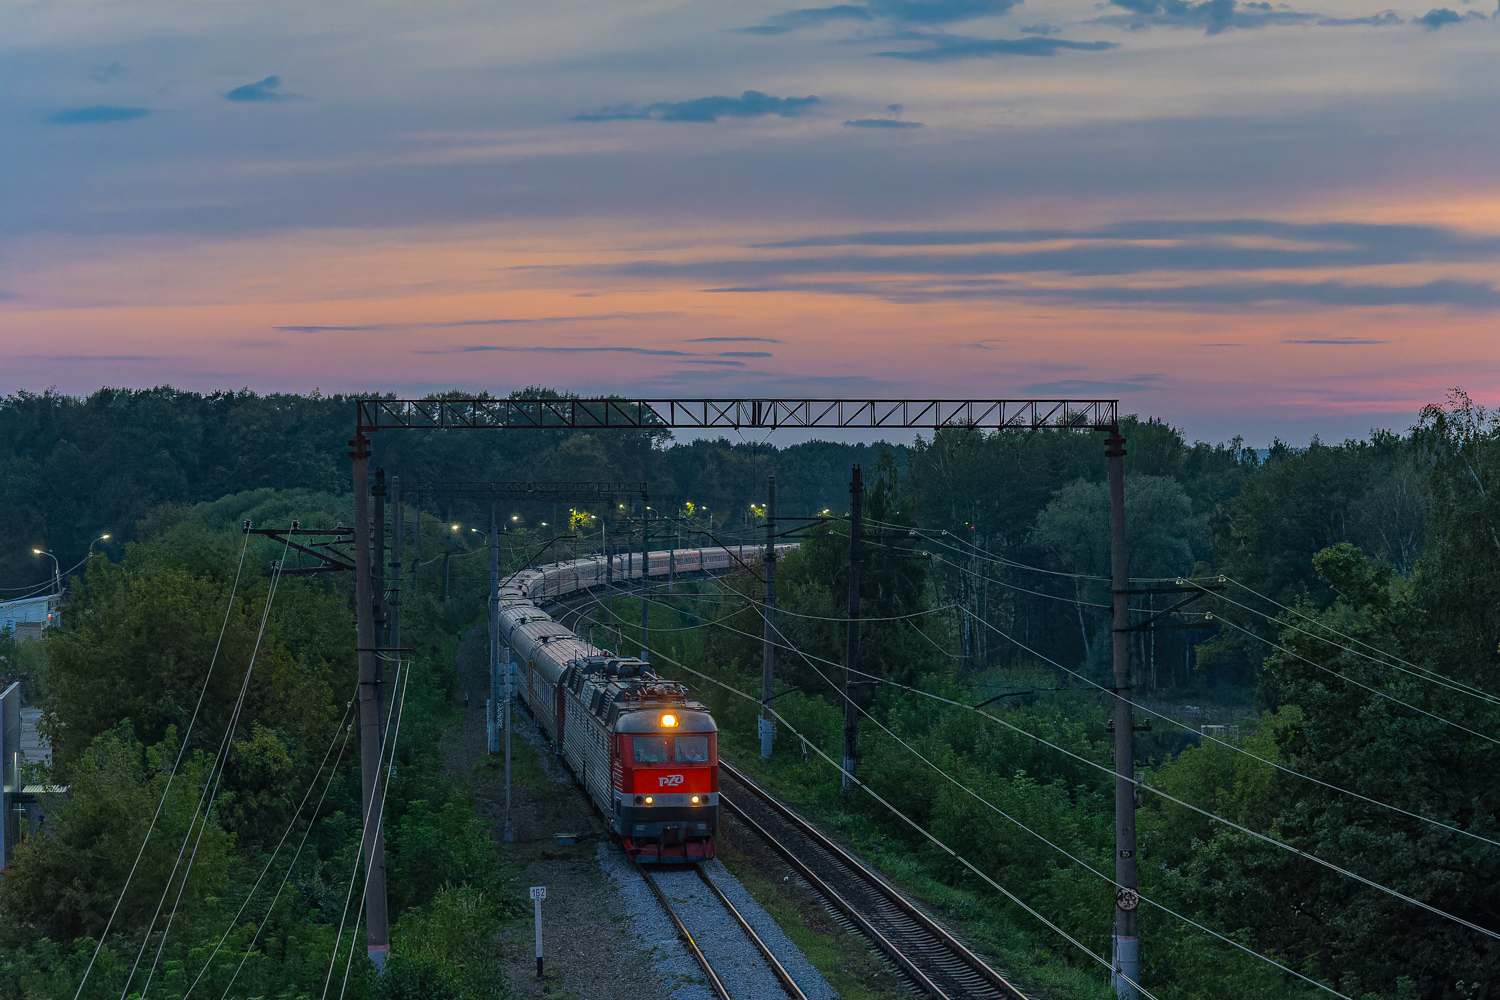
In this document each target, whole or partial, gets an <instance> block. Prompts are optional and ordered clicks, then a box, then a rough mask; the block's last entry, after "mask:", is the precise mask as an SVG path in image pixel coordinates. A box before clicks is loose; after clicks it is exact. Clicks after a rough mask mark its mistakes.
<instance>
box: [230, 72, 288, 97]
mask: <svg viewBox="0 0 1500 1000" xmlns="http://www.w3.org/2000/svg"><path fill="white" fill-rule="evenodd" d="M280 88H281V77H279V76H268V77H266V78H265V79H264V80H256V81H255V82H254V83H247V84H245V85H244V86H242V87H235V88H234V89H233V90H231V91H229V92H228V93H227V94H225V95H224V98H225V99H226V100H230V101H242V102H248V103H255V104H276V103H279V102H281V101H290V100H291V99H292V98H293V97H295V96H296V95H295V94H283V93H281V92H280Z"/></svg>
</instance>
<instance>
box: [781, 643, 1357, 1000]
mask: <svg viewBox="0 0 1500 1000" xmlns="http://www.w3.org/2000/svg"><path fill="white" fill-rule="evenodd" d="M771 627H772V629H774V630H776V632H777V634H778V635H781V638H782V639H783V640H786V636H785V635H784V634H782V633H781V631H780V630H779V629H776V626H775V625H772V626H771ZM787 641H788V643H789V646H788V648H790V649H791V650H792V651H793V652H795V653H796V654H797V655H798V656H801V657H802V659H803V660H805V661H806V662H807V665H808V666H809V667H811V668H812V670H813V672H814V673H816V674H817V675H818V676H819V677H821V678H823V680H824V681H826V682H827V683H828V684H830V685H832V684H833V681H832V679H830V678H829V677H828V675H827V674H825V673H823V671H821V670H819V669H818V668H817V666H816V665H815V664H814V663H813V662H812V659H811V658H810V657H809V656H808V655H807V654H806V653H804V652H802V650H800V649H798V648H797V647H796V646H792V645H790V640H787ZM854 707H855V708H856V709H857V710H858V711H859V713H860V714H861V715H863V716H864V717H865V718H867V719H869V720H870V721H871V722H873V723H875V725H876V726H878V727H879V728H880V729H881V731H882V732H884V733H885V734H886V735H887V736H889V737H890V738H891V739H893V740H895V741H896V742H897V743H899V744H901V746H902V747H904V748H905V749H906V750H907V751H909V752H910V753H911V754H912V755H913V756H914V757H916V758H917V759H918V760H920V761H921V762H922V763H924V764H926V765H927V766H928V767H930V768H932V769H933V770H934V771H936V772H937V773H938V774H940V775H942V776H943V777H944V778H946V779H947V780H948V781H949V782H951V783H952V784H953V785H955V786H956V787H958V788H959V789H961V790H963V791H964V792H965V793H967V794H968V795H970V796H972V797H973V798H974V799H976V800H978V801H979V802H981V803H983V804H984V805H985V806H987V807H989V808H990V809H991V810H993V811H994V812H996V813H998V814H999V815H1001V816H1003V817H1004V818H1006V819H1007V820H1010V822H1012V823H1014V824H1015V825H1016V826H1018V827H1020V828H1021V829H1022V830H1024V831H1026V832H1027V833H1029V834H1031V836H1033V837H1035V838H1036V839H1037V840H1040V841H1041V842H1042V843H1044V844H1046V845H1047V846H1048V847H1050V848H1052V849H1053V850H1055V851H1057V852H1058V853H1059V854H1061V855H1063V856H1064V857H1065V858H1068V859H1069V860H1070V861H1073V862H1074V863H1075V864H1077V865H1079V866H1080V867H1082V868H1084V869H1085V870H1087V871H1089V872H1091V873H1092V874H1094V875H1096V876H1098V877H1099V878H1101V879H1103V880H1104V881H1106V882H1108V883H1109V884H1110V885H1112V886H1114V887H1115V888H1116V889H1117V890H1118V889H1123V888H1124V886H1122V885H1120V883H1118V882H1116V881H1115V880H1114V879H1113V878H1111V877H1109V876H1108V875H1105V874H1104V873H1103V872H1101V871H1099V870H1098V869H1096V868H1095V867H1094V866H1092V865H1090V864H1089V863H1088V862H1086V861H1084V860H1083V859H1082V858H1079V857H1077V856H1076V855H1074V854H1072V853H1071V852H1069V851H1068V850H1066V849H1065V848H1063V847H1061V846H1059V845H1057V844H1055V843H1053V842H1052V841H1051V840H1048V839H1047V838H1046V837H1045V836H1043V835H1042V834H1040V833H1038V832H1037V831H1035V830H1033V829H1031V827H1029V826H1027V825H1026V824H1025V823H1023V822H1021V821H1020V820H1018V819H1016V818H1015V817H1014V816H1012V815H1011V814H1010V813H1008V812H1006V811H1005V810H1004V809H1001V808H1000V807H999V806H997V805H995V804H994V803H993V802H991V801H990V800H989V799H987V798H985V797H984V796H983V795H980V794H979V793H978V792H976V791H974V789H972V788H970V787H969V786H968V785H965V784H964V783H963V782H961V781H959V780H958V779H957V778H955V777H953V776H952V775H951V774H949V773H948V772H946V771H944V770H943V769H942V768H941V767H938V765H936V764H934V763H933V762H932V761H931V760H928V759H927V757H926V756H925V755H924V754H922V752H921V751H919V750H917V748H916V747H914V746H912V745H911V744H910V743H908V742H906V741H905V740H903V739H902V738H901V737H900V736H898V735H896V733H895V732H894V731H892V730H891V728H890V727H889V726H887V725H886V724H885V723H883V722H881V721H880V720H879V719H877V718H876V717H875V716H874V715H873V714H872V713H871V712H869V711H868V710H867V709H865V708H864V707H863V706H861V705H859V704H857V703H856V704H855V706H854ZM1132 891H1134V892H1135V893H1136V896H1137V897H1138V898H1139V899H1140V900H1141V901H1142V902H1144V903H1149V904H1150V905H1152V906H1154V907H1156V908H1157V909H1159V910H1161V911H1162V912H1164V913H1167V914H1170V915H1171V916H1174V917H1176V918H1177V919H1179V920H1182V921H1183V922H1185V923H1187V924H1190V925H1192V926H1193V927H1196V928H1197V929H1199V930H1201V931H1203V932H1205V933H1207V934H1211V935H1213V936H1214V937H1216V938H1218V939H1219V940H1221V941H1224V942H1226V943H1228V944H1232V945H1234V946H1235V947H1236V948H1239V949H1240V950H1241V951H1244V952H1246V953H1247V954H1250V955H1253V956H1255V957H1256V958H1258V959H1260V960H1261V961H1263V962H1268V963H1270V964H1271V965H1274V966H1276V968H1278V969H1280V970H1282V971H1283V972H1289V973H1291V974H1292V975H1294V976H1296V977H1297V978H1299V979H1303V980H1306V981H1307V982H1309V983H1312V984H1313V985H1314V986H1316V987H1318V988H1319V989H1323V990H1327V991H1328V992H1329V993H1332V994H1333V995H1334V996H1337V997H1341V998H1343V1000H1351V998H1350V997H1347V996H1345V995H1344V994H1342V993H1340V992H1339V991H1338V990H1335V989H1333V988H1332V987H1329V986H1325V985H1323V984H1322V983H1320V982H1318V981H1317V980H1316V979H1312V978H1311V977H1309V976H1305V975H1303V974H1302V973H1300V972H1298V971H1297V970H1295V969H1291V968H1288V967H1287V966H1285V965H1282V964H1281V963H1280V962H1278V961H1276V960H1275V959H1273V958H1270V957H1268V956H1266V955H1262V954H1261V953H1260V952H1258V951H1255V950H1254V949H1253V948H1249V947H1247V946H1245V945H1243V944H1241V943H1239V942H1238V941H1235V940H1234V939H1232V938H1229V937H1226V936H1225V935H1223V934H1220V933H1219V932H1218V931H1215V930H1212V929H1210V928H1208V927H1205V926H1203V925H1202V924H1200V923H1198V922H1197V921H1196V920H1193V919H1192V918H1190V917H1187V916H1184V915H1183V914H1181V913H1178V912H1177V911H1175V910H1173V909H1171V908H1169V907H1167V906H1164V905H1162V904H1161V903H1158V902H1156V901H1155V900H1153V899H1149V898H1147V897H1146V896H1144V895H1142V894H1141V893H1140V892H1139V891H1137V890H1132Z"/></svg>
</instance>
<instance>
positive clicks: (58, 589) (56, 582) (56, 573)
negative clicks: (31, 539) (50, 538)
mask: <svg viewBox="0 0 1500 1000" xmlns="http://www.w3.org/2000/svg"><path fill="white" fill-rule="evenodd" d="M31 551H32V552H33V553H34V554H35V555H39V556H46V557H47V558H48V559H51V560H52V592H53V593H54V594H61V593H62V566H61V565H59V564H58V561H57V556H55V555H53V554H52V553H50V552H45V551H43V550H42V549H32V550H31Z"/></svg>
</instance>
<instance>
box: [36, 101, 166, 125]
mask: <svg viewBox="0 0 1500 1000" xmlns="http://www.w3.org/2000/svg"><path fill="white" fill-rule="evenodd" d="M150 113H151V109H150V108H122V107H117V106H115V105H113V104H95V105H92V106H91V107H87V108H67V109H65V110H62V111H56V112H53V113H52V114H50V115H48V116H47V120H48V121H49V122H51V123H52V124H54V125H102V124H105V123H108V122H128V121H132V120H134V119H136V118H144V117H146V116H147V115H149V114H150Z"/></svg>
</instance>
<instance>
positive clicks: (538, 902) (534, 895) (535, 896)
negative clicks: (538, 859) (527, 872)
mask: <svg viewBox="0 0 1500 1000" xmlns="http://www.w3.org/2000/svg"><path fill="white" fill-rule="evenodd" d="M546 898H547V887H546V886H545V885H534V886H532V887H531V900H532V903H533V905H534V906H535V907H536V975H537V978H538V979H540V978H541V976H542V900H544V899H546Z"/></svg>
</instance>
